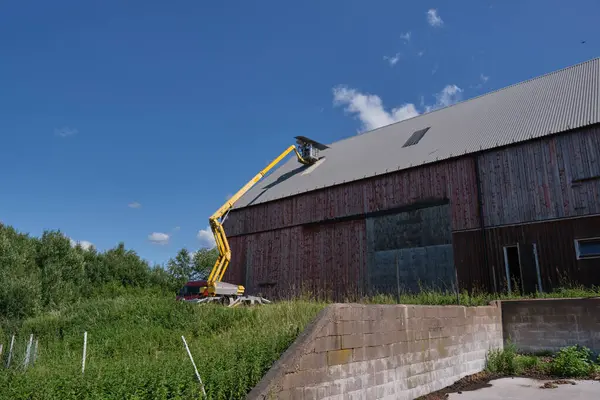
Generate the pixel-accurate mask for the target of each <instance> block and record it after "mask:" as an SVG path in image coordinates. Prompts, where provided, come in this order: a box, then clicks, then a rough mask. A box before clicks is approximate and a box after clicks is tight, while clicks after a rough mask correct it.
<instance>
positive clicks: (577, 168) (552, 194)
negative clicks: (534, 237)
mask: <svg viewBox="0 0 600 400" xmlns="http://www.w3.org/2000/svg"><path fill="white" fill-rule="evenodd" d="M478 167H479V176H480V182H481V192H482V205H483V216H484V218H483V219H484V222H485V225H486V226H499V225H506V224H515V223H522V222H530V221H543V220H549V219H556V218H565V217H574V216H582V215H589V214H600V127H599V126H594V127H591V128H586V129H581V130H578V131H576V132H572V133H568V134H562V135H558V136H553V137H549V138H547V139H543V140H536V141H533V142H529V143H524V144H521V145H516V146H511V147H507V148H505V149H501V150H497V151H490V152H486V153H484V154H482V155H480V156H479V162H478Z"/></svg>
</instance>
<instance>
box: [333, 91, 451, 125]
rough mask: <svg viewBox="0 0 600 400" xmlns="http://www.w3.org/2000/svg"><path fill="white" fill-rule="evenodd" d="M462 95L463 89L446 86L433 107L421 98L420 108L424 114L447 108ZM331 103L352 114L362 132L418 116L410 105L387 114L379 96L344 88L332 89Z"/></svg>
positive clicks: (404, 105)
mask: <svg viewBox="0 0 600 400" xmlns="http://www.w3.org/2000/svg"><path fill="white" fill-rule="evenodd" d="M462 93H463V89H461V88H460V87H458V86H456V85H454V84H452V85H446V86H445V87H444V88H443V89H442V90H441V91H440V92H438V93H436V94H435V95H434V97H435V99H436V102H435V104H433V105H426V104H425V99H424V97H423V96H421V99H420V108H422V109H424V111H425V112H429V111H433V110H436V109H439V108H443V107H447V106H449V105H452V104H454V103H456V102H458V101H460V100H461V98H462ZM333 103H334V105H338V106H339V105H343V106H345V108H344V110H345V111H346V112H347V113H349V114H354V115H355V116H356V117H357V118H358V119H359V120H360V121H361V122H362V126H361V129H362V130H363V131H369V130H373V129H376V128H379V127H382V126H386V125H390V124H393V123H395V122H399V121H402V120H405V119H408V118H412V117H416V116H417V115H419V114H420V112H419V110H417V108H416V107H415V105H414V104H412V103H405V104H403V105H401V106H400V107H397V108H393V109H392V110H391V111H389V112H388V111H386V109H385V108H384V106H383V103H382V101H381V98H379V96H377V95H374V94H364V93H361V92H359V91H357V90H356V89H351V88H348V87H346V86H337V87H335V88H334V89H333Z"/></svg>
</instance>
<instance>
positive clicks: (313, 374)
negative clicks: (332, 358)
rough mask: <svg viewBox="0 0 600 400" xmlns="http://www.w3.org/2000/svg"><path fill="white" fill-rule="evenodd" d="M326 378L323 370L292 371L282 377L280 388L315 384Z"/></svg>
mask: <svg viewBox="0 0 600 400" xmlns="http://www.w3.org/2000/svg"><path fill="white" fill-rule="evenodd" d="M325 380H327V377H326V376H324V375H323V371H319V370H306V371H299V372H293V373H291V374H286V375H285V376H284V377H283V381H282V385H281V386H282V389H284V390H286V389H293V388H302V387H305V386H311V385H316V384H318V383H321V382H323V381H325Z"/></svg>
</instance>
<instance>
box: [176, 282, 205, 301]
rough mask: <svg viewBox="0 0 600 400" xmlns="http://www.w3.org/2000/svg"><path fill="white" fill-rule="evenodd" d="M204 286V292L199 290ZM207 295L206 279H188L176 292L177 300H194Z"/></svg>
mask: <svg viewBox="0 0 600 400" xmlns="http://www.w3.org/2000/svg"><path fill="white" fill-rule="evenodd" d="M202 288H204V293H202V292H201V290H202ZM207 295H208V291H207V282H206V281H189V282H187V283H186V284H185V286H183V288H181V290H180V291H179V293H178V294H177V297H176V299H177V300H195V299H201V298H203V297H206V296H207Z"/></svg>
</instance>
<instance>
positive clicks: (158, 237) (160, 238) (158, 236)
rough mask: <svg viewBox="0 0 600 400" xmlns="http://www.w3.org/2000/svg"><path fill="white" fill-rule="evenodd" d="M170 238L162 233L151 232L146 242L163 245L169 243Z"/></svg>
mask: <svg viewBox="0 0 600 400" xmlns="http://www.w3.org/2000/svg"><path fill="white" fill-rule="evenodd" d="M169 239H170V236H169V235H168V234H166V233H162V232H152V233H151V234H149V235H148V240H149V241H151V242H152V243H154V244H159V245H165V244H168V243H169Z"/></svg>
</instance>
